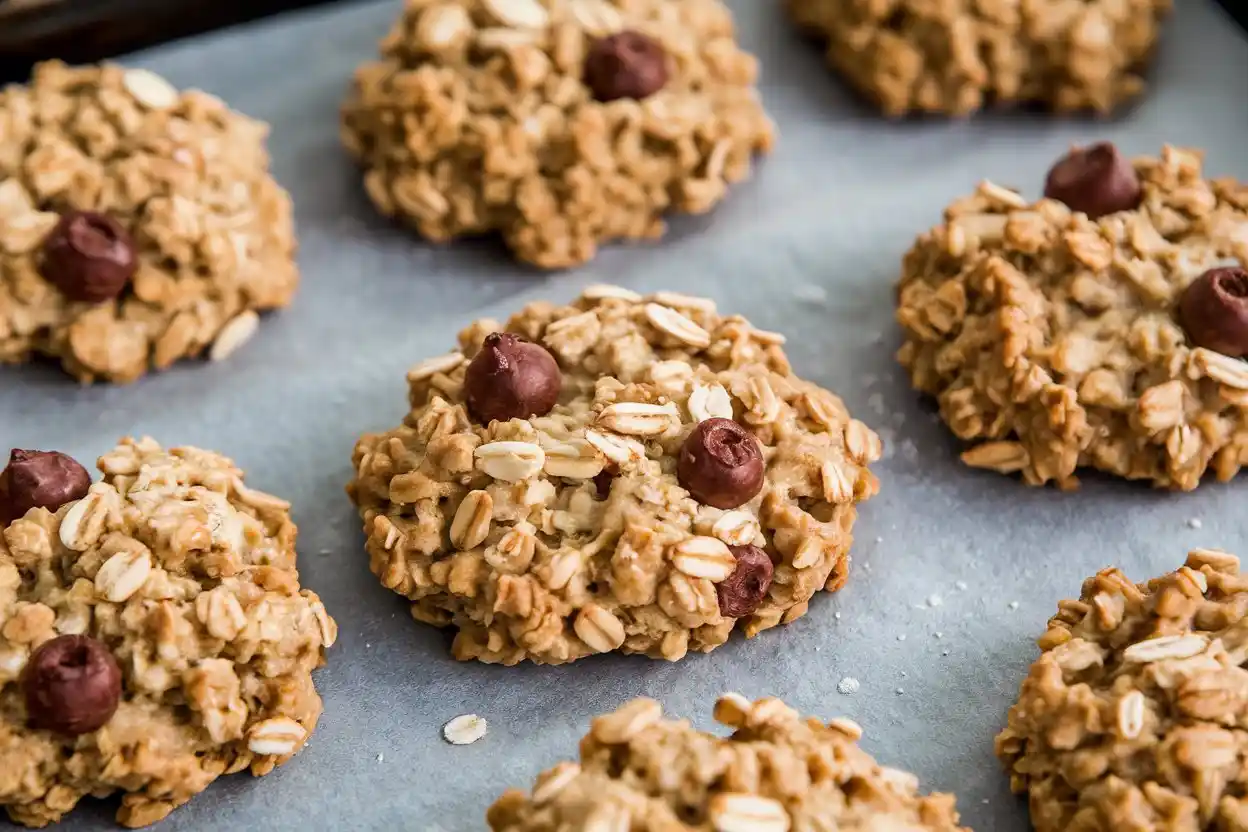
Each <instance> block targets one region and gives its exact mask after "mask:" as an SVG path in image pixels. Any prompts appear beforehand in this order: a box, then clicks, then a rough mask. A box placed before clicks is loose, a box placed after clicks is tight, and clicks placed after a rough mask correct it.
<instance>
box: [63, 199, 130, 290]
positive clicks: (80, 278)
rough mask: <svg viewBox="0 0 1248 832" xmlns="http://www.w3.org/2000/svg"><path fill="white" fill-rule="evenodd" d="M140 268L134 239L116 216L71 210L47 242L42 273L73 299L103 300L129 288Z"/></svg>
mask: <svg viewBox="0 0 1248 832" xmlns="http://www.w3.org/2000/svg"><path fill="white" fill-rule="evenodd" d="M136 268H138V256H137V255H136V254H135V250H134V241H133V240H131V239H130V235H129V234H128V233H126V230H125V229H124V228H122V227H121V224H120V223H118V222H117V221H116V220H115V219H113V218H112V217H110V216H108V215H107V214H98V213H96V212H94V211H70V212H69V213H67V214H64V215H63V216H62V217H61V221H60V222H58V223H57V224H56V227H55V228H53V229H52V233H50V234H49V235H48V236H47V238H46V239H45V240H44V241H43V262H42V263H41V264H40V269H39V271H40V273H41V274H42V275H43V277H44V279H45V280H47V281H48V282H49V283H51V284H52V285H53V286H55V287H56V288H58V289H60V290H61V294H62V295H64V296H65V297H67V298H69V299H70V300H74V301H85V302H87V303H100V302H101V301H106V300H109V299H110V298H115V297H117V296H118V295H120V294H121V290H122V289H124V288H126V284H127V283H129V282H130V278H132V277H134V271H135V269H136Z"/></svg>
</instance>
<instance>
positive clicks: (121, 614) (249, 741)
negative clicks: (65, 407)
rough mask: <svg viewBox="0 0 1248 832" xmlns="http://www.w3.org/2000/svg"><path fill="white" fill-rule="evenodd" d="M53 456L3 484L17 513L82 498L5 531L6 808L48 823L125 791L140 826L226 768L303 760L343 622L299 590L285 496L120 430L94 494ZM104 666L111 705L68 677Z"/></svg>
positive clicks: (1, 491)
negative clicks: (319, 683)
mask: <svg viewBox="0 0 1248 832" xmlns="http://www.w3.org/2000/svg"><path fill="white" fill-rule="evenodd" d="M54 456H57V457H58V459H59V462H64V460H68V458H67V457H64V458H59V455H50V454H45V455H36V454H35V453H34V452H22V451H18V452H15V454H14V458H13V462H11V463H10V466H9V467H8V469H6V473H5V475H4V476H3V477H2V478H0V501H2V502H3V503H4V505H5V506H7V507H11V506H12V505H13V504H14V502H15V501H21V500H27V501H28V503H29V502H30V500H31V498H32V495H35V496H36V497H37V496H38V495H42V496H44V497H47V496H49V495H52V494H54V493H59V494H60V495H61V496H60V497H59V498H53V499H52V500H51V502H56V501H57V500H59V499H63V498H64V497H73V496H75V495H83V496H81V498H80V499H73V500H71V501H69V502H66V503H64V504H62V505H60V506H58V507H54V508H52V510H49V509H48V508H47V507H44V506H42V505H40V506H36V507H33V508H28V509H27V510H26V511H25V512H24V514H23V515H22V516H20V517H18V518H17V519H15V520H13V521H12V522H11V523H8V525H7V527H2V530H3V534H2V535H0V805H3V806H4V807H5V808H6V809H7V810H8V812H9V815H10V816H11V817H12V818H13V819H14V820H16V821H18V822H19V823H23V824H27V825H32V826H41V825H44V824H47V823H50V822H53V821H55V820H57V819H58V818H60V817H61V816H62V815H63V814H64V813H66V812H68V811H70V810H71V809H73V807H74V805H75V804H76V803H77V802H78V800H79V799H80V798H82V797H84V796H86V795H89V794H95V795H99V794H107V793H109V792H113V791H117V790H121V791H124V792H125V794H124V796H123V797H122V802H121V808H120V809H119V810H118V815H117V817H118V820H119V821H120V822H121V823H123V824H125V825H127V826H142V825H146V824H148V823H153V822H155V821H157V820H159V819H161V818H163V817H164V816H165V815H167V814H168V813H169V812H170V811H171V810H172V809H174V808H176V807H177V806H179V805H181V804H182V803H185V802H186V801H187V800H189V799H190V798H191V797H193V796H194V795H195V794H197V793H199V792H200V791H202V790H203V789H205V788H207V786H208V785H209V784H210V783H211V782H212V781H213V780H214V779H216V778H217V777H218V776H219V775H221V774H227V773H231V772H235V771H240V770H243V769H247V768H250V770H251V771H252V773H253V774H257V775H259V774H266V773H268V772H269V771H271V770H272V769H273V768H274V767H275V766H276V765H278V764H279V763H282V762H285V761H286V760H287V759H289V757H290V756H291V755H293V754H294V753H295V752H296V751H298V750H299V749H300V748H301V747H302V746H303V742H304V740H305V739H306V738H307V736H308V735H309V734H310V733H311V732H312V729H313V728H314V727H315V725H316V721H317V718H318V717H319V716H320V712H321V701H320V697H319V696H317V693H316V690H315V689H314V687H313V685H312V677H311V672H312V670H313V669H314V668H316V667H319V666H320V665H321V664H322V662H323V656H324V649H325V648H326V647H328V646H330V645H331V644H332V643H333V641H334V638H335V635H336V632H337V628H336V626H335V624H334V622H333V620H332V619H331V618H330V617H329V616H328V615H326V613H325V608H324V606H323V605H322V604H321V602H320V600H319V599H318V598H317V596H316V595H315V594H314V593H312V592H311V591H309V590H301V589H300V587H299V576H298V573H297V571H296V570H295V548H294V546H295V535H296V529H295V525H294V524H293V523H292V522H291V519H290V513H289V506H288V504H287V503H286V502H285V501H283V500H280V499H278V498H276V497H272V496H270V495H268V494H264V493H261V492H258V491H254V490H252V489H249V488H247V487H246V485H244V483H243V475H242V473H241V472H240V471H239V470H238V469H237V468H236V467H235V466H234V464H233V463H232V462H230V460H228V459H226V458H224V457H222V456H218V455H217V454H214V453H210V452H207V451H201V450H198V449H195V448H189V447H188V448H174V449H171V450H169V451H165V450H163V449H162V448H161V447H160V446H159V445H157V444H156V443H155V442H153V441H152V440H150V439H143V440H140V441H133V440H124V441H123V442H122V443H121V444H120V445H118V446H117V447H116V448H115V449H114V450H112V451H110V452H109V453H108V454H105V455H104V456H103V457H101V458H100V460H99V467H100V470H102V471H103V472H104V477H103V479H102V480H101V481H99V482H96V483H95V484H93V485H90V486H89V490H88V485H87V481H86V479H85V478H80V475H78V474H76V473H74V471H75V470H78V469H76V468H74V465H71V464H69V463H65V464H55V465H54V464H52V462H56V461H58V460H52V461H49V458H50V457H54ZM70 462H71V463H72V461H70ZM75 465H76V464H75ZM67 471H68V472H69V473H68V474H67V473H66V472H67ZM67 477H68V479H67ZM67 482H68V483H70V484H69V485H68V486H67ZM44 502H48V500H44ZM71 637H77V638H76V639H74V638H71ZM57 656H60V657H61V658H60V664H61V665H66V667H58V661H57V659H56V657H57ZM75 656H76V657H77V658H75ZM66 657H68V658H66ZM110 666H111V667H112V668H113V669H112V670H107V668H108V667H110ZM66 668H68V669H66ZM75 668H77V669H75ZM83 668H85V670H83ZM93 668H94V669H95V670H99V673H97V674H95V675H96V676H98V677H99V678H103V679H104V680H105V681H108V680H109V677H110V675H114V676H119V679H116V678H114V679H113V680H112V681H111V684H112V685H113V690H114V692H113V694H112V695H111V696H112V698H111V706H112V707H114V708H115V711H111V712H110V711H109V710H108V707H107V706H108V705H109V704H110V703H109V702H103V703H102V702H101V700H100V697H105V696H106V687H107V686H105V688H102V689H99V690H97V689H96V688H93V687H91V686H90V685H87V687H86V688H83V687H82V686H81V685H73V686H72V687H73V690H71V691H69V692H68V693H67V692H66V690H65V684H61V682H58V679H60V680H61V681H62V682H63V681H64V679H65V678H66V677H65V674H66V673H86V672H88V671H91V670H92V669H93ZM100 668H104V670H100ZM106 671H107V672H106ZM58 674H59V675H58ZM93 678H94V677H93ZM96 681H97V682H98V679H97V680H96ZM91 684H96V682H92V683H91ZM99 684H101V685H102V684H104V683H103V682H100V683H99ZM58 685H59V686H58ZM97 687H98V685H97ZM84 689H85V690H88V692H89V691H95V694H97V695H96V696H95V698H91V697H88V696H87V694H86V693H84V692H83V690H84ZM110 713H111V716H110V715H109V714H110Z"/></svg>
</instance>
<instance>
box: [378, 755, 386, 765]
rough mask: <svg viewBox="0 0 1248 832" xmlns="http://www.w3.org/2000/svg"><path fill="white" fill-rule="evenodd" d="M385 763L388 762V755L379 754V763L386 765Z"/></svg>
mask: <svg viewBox="0 0 1248 832" xmlns="http://www.w3.org/2000/svg"><path fill="white" fill-rule="evenodd" d="M385 761H386V755H385V754H378V755H377V762H379V763H384V762H385Z"/></svg>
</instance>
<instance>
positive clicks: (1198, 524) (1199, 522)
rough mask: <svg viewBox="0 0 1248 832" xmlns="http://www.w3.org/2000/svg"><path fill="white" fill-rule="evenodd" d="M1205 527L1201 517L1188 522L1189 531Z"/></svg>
mask: <svg viewBox="0 0 1248 832" xmlns="http://www.w3.org/2000/svg"><path fill="white" fill-rule="evenodd" d="M1203 525H1205V524H1204V522H1203V521H1202V520H1201V519H1200V518H1199V517H1193V518H1191V519H1190V520H1188V521H1187V527H1188V528H1189V529H1199V528H1200V527H1201V526H1203Z"/></svg>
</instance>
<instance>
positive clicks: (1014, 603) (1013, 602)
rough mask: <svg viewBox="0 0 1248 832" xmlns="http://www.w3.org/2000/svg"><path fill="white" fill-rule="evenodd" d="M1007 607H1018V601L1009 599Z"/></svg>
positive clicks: (1014, 608) (1013, 608)
mask: <svg viewBox="0 0 1248 832" xmlns="http://www.w3.org/2000/svg"><path fill="white" fill-rule="evenodd" d="M1009 607H1010V609H1012V610H1016V609H1018V602H1017V601H1011V602H1010V603H1009Z"/></svg>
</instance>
